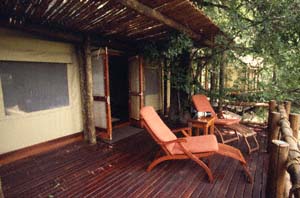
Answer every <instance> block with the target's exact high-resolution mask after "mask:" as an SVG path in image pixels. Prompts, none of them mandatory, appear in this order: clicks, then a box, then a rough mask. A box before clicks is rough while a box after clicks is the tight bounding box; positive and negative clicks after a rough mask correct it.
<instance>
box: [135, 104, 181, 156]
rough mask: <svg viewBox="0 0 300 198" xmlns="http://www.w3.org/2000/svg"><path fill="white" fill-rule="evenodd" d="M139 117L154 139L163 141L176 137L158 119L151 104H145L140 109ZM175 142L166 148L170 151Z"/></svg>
mask: <svg viewBox="0 0 300 198" xmlns="http://www.w3.org/2000/svg"><path fill="white" fill-rule="evenodd" d="M140 114H141V117H142V119H143V122H144V124H145V125H146V128H147V130H148V132H149V133H150V134H151V136H154V137H155V138H154V139H155V141H158V143H160V142H164V141H171V140H176V139H177V137H176V136H175V135H174V133H173V132H172V131H171V130H170V129H169V128H168V127H167V126H166V125H165V123H164V122H163V121H162V120H161V119H160V117H159V116H158V114H157V113H156V111H155V110H154V108H153V107H151V106H145V107H143V108H142V109H141V110H140ZM174 146H175V143H172V144H168V145H167V146H166V148H167V149H168V151H169V152H170V151H172V150H173V147H174Z"/></svg>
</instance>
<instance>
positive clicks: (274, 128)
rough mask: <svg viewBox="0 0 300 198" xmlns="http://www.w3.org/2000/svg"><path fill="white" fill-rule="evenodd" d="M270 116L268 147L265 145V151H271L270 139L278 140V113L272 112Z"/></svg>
mask: <svg viewBox="0 0 300 198" xmlns="http://www.w3.org/2000/svg"><path fill="white" fill-rule="evenodd" d="M270 118H271V119H270V121H271V127H270V131H269V133H268V147H267V151H268V152H269V153H270V151H271V146H272V140H278V139H279V121H280V113H278V112H272V113H271V116H270Z"/></svg>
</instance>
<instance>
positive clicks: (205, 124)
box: [188, 117, 215, 135]
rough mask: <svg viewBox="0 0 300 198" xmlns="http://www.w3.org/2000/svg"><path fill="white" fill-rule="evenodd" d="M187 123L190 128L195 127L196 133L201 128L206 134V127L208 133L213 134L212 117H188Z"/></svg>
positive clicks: (213, 123) (213, 121)
mask: <svg viewBox="0 0 300 198" xmlns="http://www.w3.org/2000/svg"><path fill="white" fill-rule="evenodd" d="M188 124H189V126H190V127H192V128H196V135H199V134H200V133H199V131H200V128H201V129H203V131H204V135H207V134H208V128H210V134H214V128H215V118H214V117H202V118H198V119H189V120H188Z"/></svg>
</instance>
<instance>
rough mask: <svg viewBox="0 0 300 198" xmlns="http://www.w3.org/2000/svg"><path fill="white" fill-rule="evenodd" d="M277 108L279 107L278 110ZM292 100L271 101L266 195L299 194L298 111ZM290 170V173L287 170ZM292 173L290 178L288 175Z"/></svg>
mask: <svg viewBox="0 0 300 198" xmlns="http://www.w3.org/2000/svg"><path fill="white" fill-rule="evenodd" d="M276 108H277V111H275V110H276ZM290 111H291V103H290V102H285V103H284V104H283V105H276V102H275V101H270V103H269V119H268V121H269V123H268V152H269V153H270V160H269V169H268V179H267V180H268V181H267V189H266V197H272V198H273V197H293V196H294V197H296V198H300V150H299V147H298V146H299V145H298V133H299V118H300V115H299V114H292V113H290ZM287 173H289V174H287ZM288 177H290V179H288Z"/></svg>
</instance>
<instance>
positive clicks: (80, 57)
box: [76, 46, 89, 141]
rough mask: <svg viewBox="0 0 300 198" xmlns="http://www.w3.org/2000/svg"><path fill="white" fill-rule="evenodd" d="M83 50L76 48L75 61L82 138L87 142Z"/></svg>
mask: <svg viewBox="0 0 300 198" xmlns="http://www.w3.org/2000/svg"><path fill="white" fill-rule="evenodd" d="M82 50H83V48H82V46H79V47H77V50H76V52H77V54H76V55H77V59H78V65H79V68H78V70H79V75H80V93H81V101H82V108H81V113H82V123H83V136H84V140H85V141H88V140H89V137H88V130H87V114H86V101H85V98H86V74H85V67H84V63H83V62H84V61H83V58H84V53H83V51H82Z"/></svg>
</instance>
